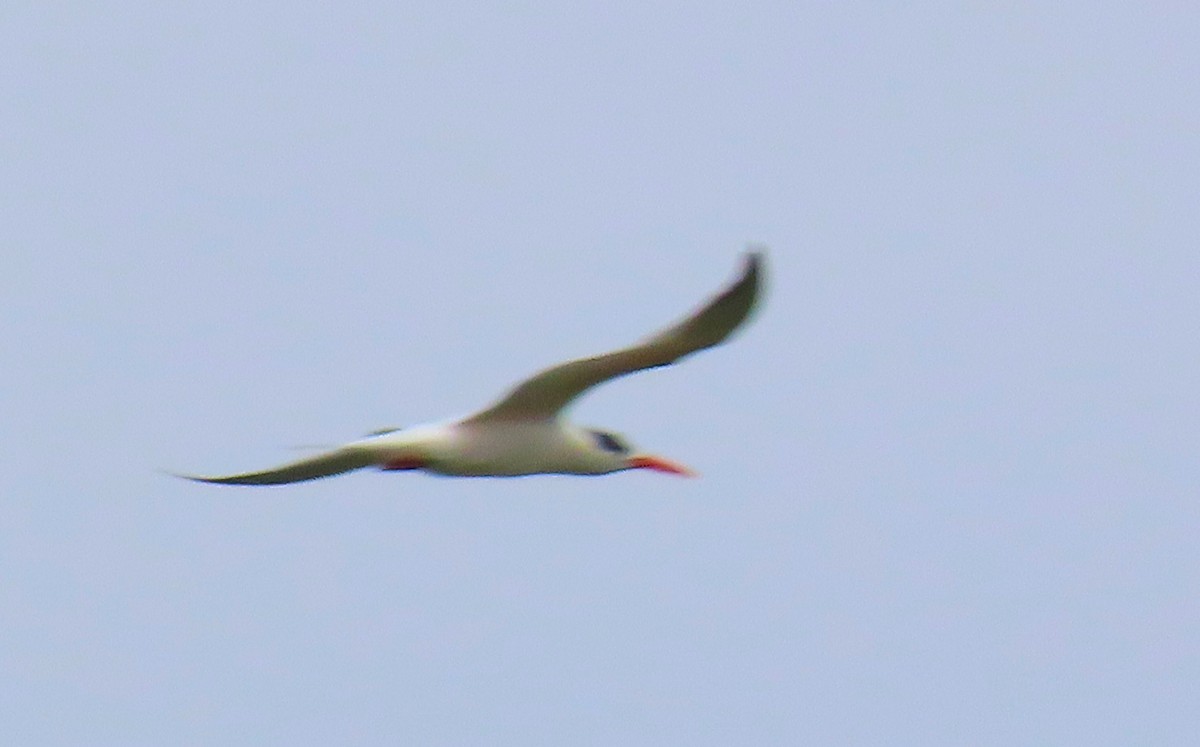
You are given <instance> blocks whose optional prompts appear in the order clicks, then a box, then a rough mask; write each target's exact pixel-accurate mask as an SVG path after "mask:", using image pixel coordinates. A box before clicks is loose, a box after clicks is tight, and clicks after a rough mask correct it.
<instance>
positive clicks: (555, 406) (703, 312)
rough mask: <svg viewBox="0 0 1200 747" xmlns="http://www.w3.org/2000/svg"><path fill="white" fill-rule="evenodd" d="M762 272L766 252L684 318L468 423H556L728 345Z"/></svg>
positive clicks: (539, 380)
mask: <svg viewBox="0 0 1200 747" xmlns="http://www.w3.org/2000/svg"><path fill="white" fill-rule="evenodd" d="M762 267H763V255H762V253H761V252H750V253H749V254H747V255H746V259H745V266H744V268H743V270H742V274H741V276H740V277H739V278H738V279H737V280H736V281H735V282H734V283H733V284H732V285H730V286H729V287H728V288H726V289H725V290H724V291H723V292H721V293H720V294H719V295H718V296H717V297H716V298H713V299H712V300H711V301H709V302H708V303H707V304H705V305H704V306H703V307H702V308H700V309H699V310H697V311H696V312H695V313H693V314H692V315H690V316H688V317H687V318H686V319H683V320H682V321H680V322H678V323H676V324H675V325H674V326H672V327H669V328H668V329H665V330H663V331H662V332H659V333H658V334H655V335H653V336H651V337H649V338H647V339H646V340H644V341H642V342H640V343H638V344H636V345H633V346H630V347H627V348H624V349H622V350H617V351H614V352H612V353H607V354H605V355H598V356H594V357H591V358H579V359H576V360H573V361H568V362H566V363H562V364H559V365H557V366H552V367H550V368H547V369H546V370H544V371H541V372H540V373H538V374H535V375H534V376H532V377H531V378H529V379H526V380H525V381H524V382H522V383H521V384H519V385H517V387H516V388H515V389H513V390H512V391H511V392H509V393H508V395H507V396H506V397H504V399H502V400H500V401H499V402H497V403H495V404H493V405H492V406H491V407H489V408H487V409H486V410H483V411H482V412H480V413H478V414H476V415H472V416H471V417H470V418H467V420H466V421H465V422H468V423H479V422H487V421H492V420H515V419H534V418H552V417H554V416H555V415H556V414H557V413H558V412H559V411H560V410H562V409H563V408H564V407H566V406H567V405H568V404H570V403H571V401H572V400H574V399H575V398H576V397H578V396H579V395H581V394H583V393H584V392H586V391H587V390H588V389H590V388H592V387H594V386H596V385H597V384H600V383H603V382H605V381H608V380H609V379H613V378H616V377H618V376H624V375H626V374H631V373H634V372H635V371H642V370H645V369H647V368H657V367H659V366H666V365H669V364H671V363H674V362H675V361H677V360H679V359H680V358H683V357H684V356H687V355H690V354H692V353H695V352H697V351H700V350H704V349H706V348H711V347H713V346H714V345H718V344H720V343H721V342H724V341H725V339H726V338H728V337H729V336H730V335H731V334H732V333H733V331H734V330H736V329H737V328H738V327H739V326H741V325H742V323H743V322H745V321H746V319H747V317H749V316H750V312H751V311H752V310H753V308H754V305H755V302H756V301H757V300H758V295H759V286H760V285H761V282H762V281H761V276H762V275H763V270H762Z"/></svg>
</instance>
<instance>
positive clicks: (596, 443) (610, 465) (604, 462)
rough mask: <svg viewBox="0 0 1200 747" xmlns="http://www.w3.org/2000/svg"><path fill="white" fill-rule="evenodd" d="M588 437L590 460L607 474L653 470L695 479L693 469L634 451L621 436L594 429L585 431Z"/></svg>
mask: <svg viewBox="0 0 1200 747" xmlns="http://www.w3.org/2000/svg"><path fill="white" fill-rule="evenodd" d="M585 435H586V436H587V442H588V451H589V452H590V453H589V458H590V460H591V461H594V462H595V463H596V464H597V466H602V467H603V468H604V469H603V471H605V472H619V471H621V470H626V469H651V470H654V471H655V472H666V473H667V474H671V475H680V476H683V477H695V476H696V473H695V472H694V471H692V470H691V469H689V468H687V467H685V466H683V465H682V464H679V463H678V462H673V461H671V460H670V459H665V458H663V457H660V456H654V455H653V454H643V453H640V452H636V451H634V449H633V448H632V447H631V446H630V445H629V442H628V441H626V440H625V438H624V437H623V436H621V435H619V434H616V433H613V432H611V431H602V430H597V429H594V428H588V429H586V430H585Z"/></svg>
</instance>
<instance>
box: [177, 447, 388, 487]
mask: <svg viewBox="0 0 1200 747" xmlns="http://www.w3.org/2000/svg"><path fill="white" fill-rule="evenodd" d="M373 464H375V457H374V455H372V454H371V453H370V452H369V451H366V450H363V449H356V448H352V447H343V448H340V449H336V450H334V451H329V452H326V453H324V454H318V455H316V456H313V457H309V458H308V459H301V460H300V461H298V462H291V463H290V464H285V465H283V466H282V467H276V468H274V469H268V470H263V471H262V472H244V473H242V474H239V475H225V476H223V477H200V476H197V475H176V477H182V478H184V479H186V480H194V481H196V482H211V483H217V484H220V485H285V484H287V483H292V482H303V481H305V480H315V479H317V478H318V477H330V476H332V475H340V474H342V473H343V472H350V471H351V470H356V469H362V468H363V467H370V466H371V465H373Z"/></svg>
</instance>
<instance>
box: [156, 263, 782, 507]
mask: <svg viewBox="0 0 1200 747" xmlns="http://www.w3.org/2000/svg"><path fill="white" fill-rule="evenodd" d="M763 263H764V260H763V255H762V253H761V252H749V253H748V254H747V255H746V257H745V263H744V266H743V268H742V271H741V274H740V276H739V277H738V278H737V280H735V281H734V282H733V283H732V284H730V285H729V286H728V287H727V288H725V289H724V290H723V291H722V292H721V293H719V294H718V295H717V296H716V297H714V298H712V299H711V300H709V301H708V302H707V303H706V304H704V305H703V306H702V307H701V308H699V309H698V310H696V311H695V312H694V313H693V314H691V315H690V316H688V317H686V318H684V319H683V320H681V321H679V322H677V323H676V324H675V325H674V326H671V327H668V328H667V329H665V330H663V331H661V332H658V333H657V334H654V335H651V336H650V337H648V338H646V339H645V340H643V341H641V342H639V343H637V344H634V345H631V346H629V347H627V348H623V349H621V350H616V351H613V352H611V353H605V354H603V355H597V356H594V357H590V358H578V359H576V360H571V361H567V362H565V363H559V364H558V365H555V366H551V367H550V368H547V369H545V370H544V371H541V372H539V373H537V374H534V375H533V376H532V377H530V378H528V379H526V380H525V381H522V382H521V383H520V384H518V385H517V386H516V387H514V388H513V389H512V390H511V391H510V392H508V394H506V395H505V396H504V397H503V398H501V399H500V400H499V401H497V402H495V403H494V404H492V405H491V406H489V407H488V408H487V409H485V410H482V411H480V412H478V413H476V414H474V415H471V416H469V417H466V418H462V419H460V420H455V421H452V422H448V423H437V424H431V425H419V426H415V427H412V428H405V429H398V430H386V431H379V432H376V433H374V434H372V435H369V436H367V437H365V438H361V439H359V440H357V441H351V442H350V443H347V444H344V445H342V446H339V447H337V448H335V449H333V450H331V451H326V452H325V453H322V454H317V455H315V456H312V457H309V458H308V459H301V460H300V461H297V462H292V463H290V464H285V465H283V466H282V467H276V468H274V469H268V470H263V471H261V472H246V473H242V474H237V475H226V476H223V477H200V476H195V475H180V477H186V478H187V479H189V480H196V481H198V482H211V483H220V484H223V485H282V484H285V483H293V482H302V481H304V480H313V479H316V478H318V477H329V476H331V475H338V474H341V473H343V472H350V471H352V470H356V469H362V468H364V467H377V468H379V469H384V470H424V471H426V472H432V473H435V474H439V475H456V476H480V477H482V476H495V477H501V476H515V475H535V474H572V475H603V474H607V473H610V472H620V471H622V470H628V469H650V470H656V471H658V472H666V473H670V474H675V475H686V476H691V475H692V474H693V472H692V471H691V470H689V469H688V468H687V467H684V466H683V465H681V464H678V463H676V462H673V461H670V460H668V459H664V458H662V457H658V456H653V455H651V454H644V453H641V452H638V451H635V450H634V449H633V448H632V447H631V446H630V445H629V443H628V442H627V441H626V440H625V439H624V438H622V437H621V436H619V435H617V434H615V433H611V432H608V431H602V430H596V429H592V428H583V427H580V426H577V425H573V424H572V423H570V422H568V421H567V420H566V419H565V418H564V417H563V410H564V409H566V407H567V406H568V405H570V404H571V403H572V402H574V401H575V400H576V399H577V398H578V397H579V396H580V395H582V394H583V393H584V392H586V391H587V390H589V389H591V388H592V387H594V386H596V385H598V384H603V383H604V382H606V381H608V380H610V379H615V378H617V377H619V376H624V375H626V374H631V373H634V372H636V371H642V370H645V369H647V368H657V367H659V366H666V365H669V364H671V363H674V362H676V361H678V360H679V359H680V358H683V357H685V356H688V355H691V354H692V353H695V352H697V351H700V350H704V349H706V348H711V347H713V346H715V345H718V344H720V343H722V342H724V341H725V340H726V339H727V338H728V337H729V336H730V335H731V334H732V333H733V332H734V330H736V329H737V328H738V327H740V326H741V325H742V324H743V323H744V322H745V321H746V319H747V317H749V316H750V312H751V310H752V309H753V308H754V305H755V302H756V301H757V300H758V296H759V287H760V285H761V284H762V275H763V274H764V273H763Z"/></svg>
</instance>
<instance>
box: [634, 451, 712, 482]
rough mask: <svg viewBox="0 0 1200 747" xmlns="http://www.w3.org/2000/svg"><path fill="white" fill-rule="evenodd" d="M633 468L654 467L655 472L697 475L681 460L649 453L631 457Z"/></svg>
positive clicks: (686, 475)
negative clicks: (680, 461)
mask: <svg viewBox="0 0 1200 747" xmlns="http://www.w3.org/2000/svg"><path fill="white" fill-rule="evenodd" d="M628 464H629V467H630V468H631V469H652V470H654V471H655V472H666V473H668V474H671V475H680V476H682V477H696V476H697V475H696V473H695V472H693V471H692V470H690V469H688V468H687V467H685V466H683V465H682V464H680V463H679V462H672V461H671V460H670V459H663V458H662V457H656V456H651V455H649V454H638V455H637V456H631V457H629V461H628Z"/></svg>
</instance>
